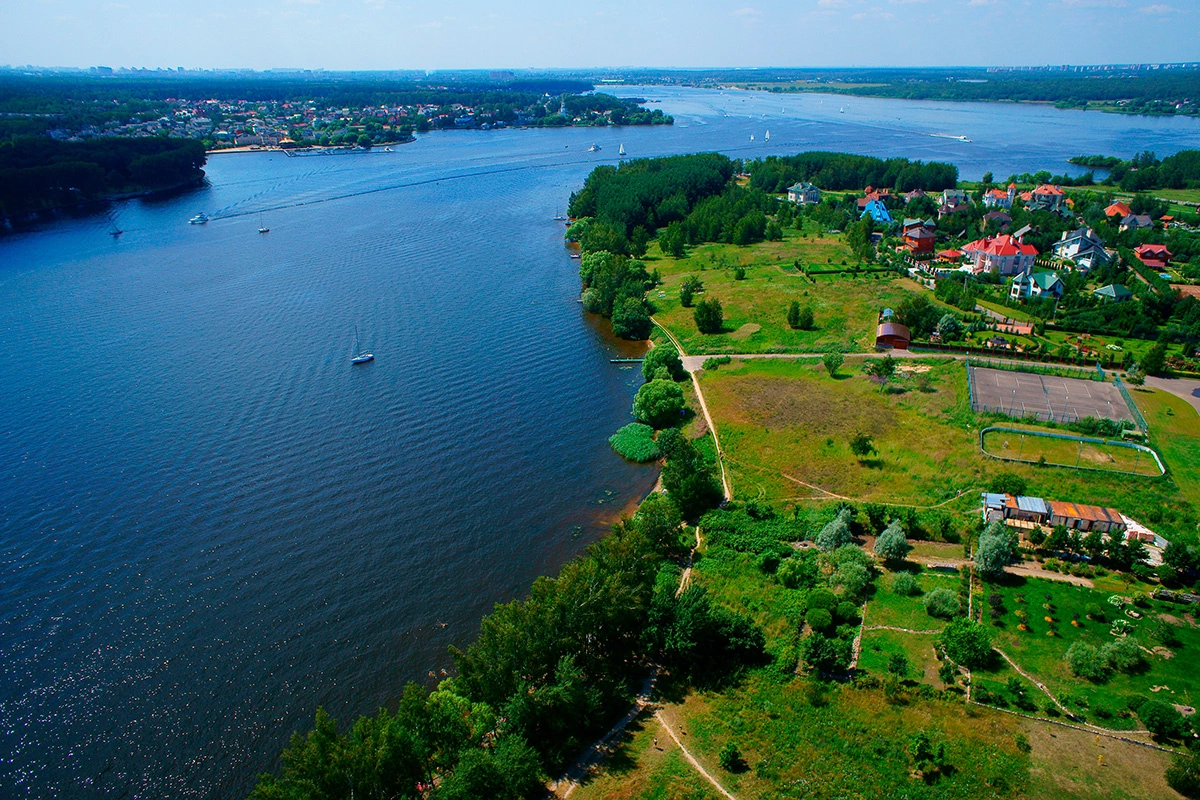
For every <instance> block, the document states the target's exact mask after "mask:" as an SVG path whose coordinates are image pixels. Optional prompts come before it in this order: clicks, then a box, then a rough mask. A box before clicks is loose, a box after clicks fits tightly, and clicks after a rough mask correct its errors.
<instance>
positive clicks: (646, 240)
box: [629, 225, 650, 258]
mask: <svg viewBox="0 0 1200 800" xmlns="http://www.w3.org/2000/svg"><path fill="white" fill-rule="evenodd" d="M649 244H650V234H648V233H646V229H645V228H644V227H642V226H641V225H638V226H637V227H636V228H634V229H633V234H632V235H631V236H630V237H629V252H630V254H631V255H633V256H634V257H635V258H641V257H642V256H644V255H646V248H647V246H648V245H649Z"/></svg>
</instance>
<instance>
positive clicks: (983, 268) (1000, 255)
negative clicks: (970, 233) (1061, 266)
mask: <svg viewBox="0 0 1200 800" xmlns="http://www.w3.org/2000/svg"><path fill="white" fill-rule="evenodd" d="M963 252H964V253H966V254H967V255H968V256H969V257H970V258H971V260H972V262H973V266H972V268H971V271H972V272H974V273H976V274H979V273H980V272H994V273H998V274H1000V275H1016V274H1017V273H1018V272H1024V271H1026V270H1031V269H1033V263H1034V261H1035V260H1036V259H1037V255H1038V251H1037V248H1036V247H1034V246H1033V245H1031V244H1025V243H1023V242H1022V241H1021V240H1020V239H1017V238H1016V237H1014V236H1009V235H1008V234H1004V235H1002V236H992V237H989V238H987V239H977V240H976V241H974V242H971V243H970V244H969V245H967V246H966V247H964V248H963Z"/></svg>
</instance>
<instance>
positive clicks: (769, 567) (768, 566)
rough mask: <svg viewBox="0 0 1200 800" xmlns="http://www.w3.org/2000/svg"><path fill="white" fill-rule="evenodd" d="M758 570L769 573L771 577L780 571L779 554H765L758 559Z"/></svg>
mask: <svg viewBox="0 0 1200 800" xmlns="http://www.w3.org/2000/svg"><path fill="white" fill-rule="evenodd" d="M758 568H759V569H760V570H761V571H763V572H765V573H767V574H768V575H771V574H773V573H774V572H776V571H778V569H779V554H778V553H772V552H770V551H768V552H766V553H763V554H762V555H761V556H759V557H758Z"/></svg>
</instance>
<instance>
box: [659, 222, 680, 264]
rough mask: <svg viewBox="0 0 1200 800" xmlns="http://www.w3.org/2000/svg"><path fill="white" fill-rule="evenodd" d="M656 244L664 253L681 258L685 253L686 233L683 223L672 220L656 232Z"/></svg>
mask: <svg viewBox="0 0 1200 800" xmlns="http://www.w3.org/2000/svg"><path fill="white" fill-rule="evenodd" d="M658 246H659V249H661V250H662V251H663V253H665V254H666V255H669V256H672V257H674V258H683V257H685V256H686V255H687V247H686V246H687V234H686V233H685V232H684V230H683V223H681V222H678V221H677V222H672V223H671V224H670V225H668V226H667V227H666V228H663V229H661V230H659V232H658Z"/></svg>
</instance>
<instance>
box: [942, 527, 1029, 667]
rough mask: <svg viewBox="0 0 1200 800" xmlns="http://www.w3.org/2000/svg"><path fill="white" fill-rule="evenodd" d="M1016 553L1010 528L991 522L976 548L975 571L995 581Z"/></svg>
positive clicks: (980, 536)
mask: <svg viewBox="0 0 1200 800" xmlns="http://www.w3.org/2000/svg"><path fill="white" fill-rule="evenodd" d="M1016 551H1017V543H1016V540H1015V537H1014V536H1013V534H1012V531H1010V530H1009V529H1008V526H1006V525H1004V523H1002V522H999V521H996V522H991V523H989V524H988V526H987V527H986V528H984V530H983V533H981V534H979V543H978V544H977V545H976V546H975V571H976V572H978V573H979V575H980V577H982V578H983V579H985V580H994V579H996V578H998V577H1000V576H1001V575H1003V574H1004V568H1005V567H1006V566H1008V564H1009V562H1011V561H1012V560H1013V557H1014V556H1015V555H1016ZM955 660H956V661H961V660H962V659H955Z"/></svg>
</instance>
